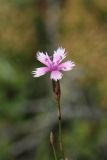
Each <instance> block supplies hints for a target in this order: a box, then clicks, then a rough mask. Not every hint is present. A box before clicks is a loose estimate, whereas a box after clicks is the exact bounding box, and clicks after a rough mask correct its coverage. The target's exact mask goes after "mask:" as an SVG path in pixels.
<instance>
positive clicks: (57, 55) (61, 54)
mask: <svg viewBox="0 0 107 160" xmlns="http://www.w3.org/2000/svg"><path fill="white" fill-rule="evenodd" d="M65 57H66V52H65V49H63V48H62V47H60V48H58V49H57V50H56V51H54V54H53V63H54V64H55V65H58V64H59V63H60V62H61V61H62V60H63V59H64V58H65Z"/></svg>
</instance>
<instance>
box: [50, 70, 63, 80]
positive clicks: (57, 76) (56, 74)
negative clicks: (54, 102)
mask: <svg viewBox="0 0 107 160" xmlns="http://www.w3.org/2000/svg"><path fill="white" fill-rule="evenodd" d="M62 75H63V74H62V73H61V72H59V71H52V72H51V79H53V80H55V81H57V80H59V79H61V78H62Z"/></svg>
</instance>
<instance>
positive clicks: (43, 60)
mask: <svg viewBox="0 0 107 160" xmlns="http://www.w3.org/2000/svg"><path fill="white" fill-rule="evenodd" d="M37 59H38V61H40V62H41V63H43V64H45V65H46V66H48V67H49V66H50V65H51V64H52V61H51V59H50V57H49V56H48V54H47V53H46V54H44V53H43V52H38V53H37Z"/></svg>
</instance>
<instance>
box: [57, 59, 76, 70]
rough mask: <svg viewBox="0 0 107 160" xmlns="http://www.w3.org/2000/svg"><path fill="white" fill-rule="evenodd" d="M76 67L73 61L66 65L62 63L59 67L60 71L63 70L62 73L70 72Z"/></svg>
mask: <svg viewBox="0 0 107 160" xmlns="http://www.w3.org/2000/svg"><path fill="white" fill-rule="evenodd" d="M74 66H75V64H74V62H72V61H66V62H64V63H61V64H60V65H59V66H58V69H59V70H62V71H70V70H72V69H73V67H74Z"/></svg>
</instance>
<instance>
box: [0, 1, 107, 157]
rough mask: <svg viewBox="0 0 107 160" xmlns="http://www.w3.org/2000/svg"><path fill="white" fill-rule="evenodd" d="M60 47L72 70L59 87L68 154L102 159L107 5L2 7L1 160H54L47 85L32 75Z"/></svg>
mask: <svg viewBox="0 0 107 160" xmlns="http://www.w3.org/2000/svg"><path fill="white" fill-rule="evenodd" d="M58 46H62V47H64V48H66V50H67V51H68V57H69V58H72V59H73V61H75V63H76V67H75V69H74V70H73V71H71V72H69V73H66V74H65V76H64V78H63V81H61V88H62V99H61V102H62V111H63V135H64V144H65V150H66V155H67V157H68V159H69V160H70V159H73V160H106V159H107V151H106V150H107V118H106V114H107V98H106V97H107V74H106V69H107V1H106V0H99V1H98V0H58V1H54V0H53V1H52V0H0V160H13V159H14V160H36V159H40V160H48V159H49V160H50V159H53V153H52V149H51V146H50V143H49V134H50V131H51V130H53V131H54V132H55V137H57V136H58V133H57V128H58V124H57V107H56V103H55V101H54V97H53V94H52V91H51V90H52V87H51V81H50V80H49V76H45V77H41V78H38V79H34V78H33V77H32V73H31V72H32V70H34V68H35V67H37V66H41V64H39V63H38V62H37V61H36V60H35V53H36V52H37V51H38V50H40V51H44V52H45V51H49V53H51V51H52V50H53V49H55V47H58ZM47 77H48V78H47ZM56 139H57V138H56ZM57 146H58V142H57V141H56V147H57Z"/></svg>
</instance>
